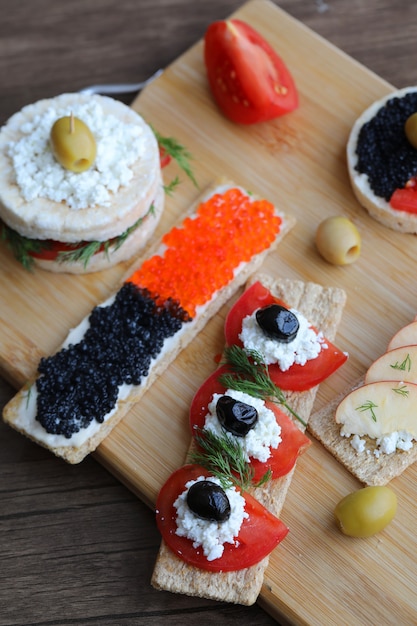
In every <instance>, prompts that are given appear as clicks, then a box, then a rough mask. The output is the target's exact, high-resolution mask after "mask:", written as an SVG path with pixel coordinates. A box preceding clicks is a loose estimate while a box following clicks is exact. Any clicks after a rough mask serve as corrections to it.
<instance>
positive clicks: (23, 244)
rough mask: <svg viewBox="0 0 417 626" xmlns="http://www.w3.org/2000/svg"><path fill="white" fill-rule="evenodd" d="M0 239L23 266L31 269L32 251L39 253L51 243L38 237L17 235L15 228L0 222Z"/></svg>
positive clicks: (48, 247)
mask: <svg viewBox="0 0 417 626" xmlns="http://www.w3.org/2000/svg"><path fill="white" fill-rule="evenodd" d="M0 229H1V240H2V241H5V242H6V244H7V246H8V248H9V249H10V250H11V252H12V253H13V256H14V257H15V259H16V260H17V261H19V263H21V264H22V265H23V267H24V268H25V269H26V270H28V271H32V269H33V265H34V260H33V256H32V253H37V254H38V253H40V252H42V251H43V250H50V248H51V244H50V242H48V241H42V240H40V239H30V238H29V237H24V236H23V235H19V233H17V232H16V231H15V230H13V229H12V228H10V227H9V226H7V225H6V224H4V223H2V222H0Z"/></svg>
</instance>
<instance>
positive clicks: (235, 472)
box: [190, 428, 272, 491]
mask: <svg viewBox="0 0 417 626" xmlns="http://www.w3.org/2000/svg"><path fill="white" fill-rule="evenodd" d="M195 441H196V443H197V444H198V446H199V448H200V449H197V450H194V451H192V452H191V453H190V461H191V462H192V463H197V464H198V465H201V466H202V467H204V468H205V469H206V470H207V471H209V472H210V474H212V476H215V477H216V478H218V479H219V480H220V482H221V485H222V487H223V489H227V488H229V487H231V486H237V487H239V488H240V489H241V490H242V491H247V490H248V489H249V488H250V487H260V486H261V485H263V484H265V483H266V482H267V481H268V480H270V479H271V477H272V473H271V470H268V471H267V472H265V474H264V475H263V476H262V478H261V479H260V480H259V481H258V482H256V483H254V481H253V477H254V470H253V468H252V466H251V465H250V463H248V461H247V460H246V459H245V455H244V452H243V448H242V446H241V445H240V443H239V442H238V441H236V439H232V438H231V437H229V436H228V435H227V434H226V433H224V434H223V435H221V436H219V435H216V434H215V433H213V432H212V431H211V430H208V429H201V428H198V429H196V434H195Z"/></svg>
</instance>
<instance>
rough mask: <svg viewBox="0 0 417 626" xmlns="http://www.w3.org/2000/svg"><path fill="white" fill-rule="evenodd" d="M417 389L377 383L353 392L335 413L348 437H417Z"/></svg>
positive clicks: (390, 382)
mask: <svg viewBox="0 0 417 626" xmlns="http://www.w3.org/2000/svg"><path fill="white" fill-rule="evenodd" d="M416 414H417V385H416V384H414V383H403V382H398V381H378V382H374V383H368V384H366V385H362V386H361V387H357V388H356V389H354V390H353V391H351V392H350V393H349V394H348V395H347V396H346V397H345V398H344V399H343V400H342V401H341V402H340V404H339V406H338V407H337V409H336V415H335V420H336V422H337V423H338V424H341V425H342V428H341V431H340V434H341V435H345V436H350V435H359V436H360V437H363V436H365V435H368V437H371V438H372V439H378V438H379V437H383V436H384V435H390V434H391V433H394V432H398V431H405V432H407V433H410V434H411V435H412V436H413V437H416V436H417V418H416Z"/></svg>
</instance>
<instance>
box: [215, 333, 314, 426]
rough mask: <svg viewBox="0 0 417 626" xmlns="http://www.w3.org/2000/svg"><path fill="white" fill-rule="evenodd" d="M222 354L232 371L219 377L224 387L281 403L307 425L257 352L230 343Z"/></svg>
mask: <svg viewBox="0 0 417 626" xmlns="http://www.w3.org/2000/svg"><path fill="white" fill-rule="evenodd" d="M224 355H225V359H226V364H227V365H229V366H230V367H231V369H232V372H229V373H227V374H222V376H220V377H219V380H220V382H221V384H222V385H223V386H224V387H227V388H228V389H234V390H235V391H241V392H243V393H247V394H249V395H250V396H254V397H255V398H260V399H261V400H270V401H271V402H275V403H277V404H281V405H282V406H285V408H286V409H287V410H288V411H289V412H290V413H291V415H293V416H294V417H295V418H296V419H297V420H298V421H299V422H301V424H302V425H303V426H304V427H306V426H307V424H306V422H305V421H304V420H303V419H302V418H301V417H300V416H299V415H298V414H297V413H296V412H295V411H294V410H293V409H292V408H291V407H290V406H289V405H288V403H287V399H286V397H285V394H284V392H283V391H282V390H281V389H280V388H279V387H278V386H277V385H276V384H275V383H274V382H273V381H272V380H271V378H270V376H269V373H268V368H267V366H266V365H265V363H264V362H263V359H262V355H261V354H259V352H257V351H256V350H244V349H243V348H240V347H239V346H237V345H232V346H228V347H227V348H226V349H225V352H224Z"/></svg>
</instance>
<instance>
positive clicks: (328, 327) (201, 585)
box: [152, 274, 346, 605]
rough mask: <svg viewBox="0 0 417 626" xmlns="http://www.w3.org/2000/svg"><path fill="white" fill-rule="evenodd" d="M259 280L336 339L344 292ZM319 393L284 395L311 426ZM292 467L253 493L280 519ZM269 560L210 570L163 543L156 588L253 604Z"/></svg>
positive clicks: (265, 277) (257, 278)
mask: <svg viewBox="0 0 417 626" xmlns="http://www.w3.org/2000/svg"><path fill="white" fill-rule="evenodd" d="M257 282H260V283H261V284H262V285H263V286H265V287H266V288H267V289H268V290H269V291H270V292H271V293H272V294H273V296H275V297H276V298H278V299H280V300H282V301H284V302H286V303H287V304H288V306H290V307H293V308H295V309H297V310H298V311H299V312H300V313H302V314H303V315H305V316H306V317H307V319H308V320H309V321H310V322H311V324H313V325H314V326H315V327H316V328H317V329H318V330H319V331H321V332H322V333H323V334H324V335H325V336H326V338H329V339H330V340H332V339H333V338H334V337H335V334H336V330H337V327H338V325H339V323H340V320H341V315H342V311H343V308H344V304H345V300H346V294H345V292H344V291H343V290H342V289H339V288H331V287H329V288H324V287H322V286H320V285H317V284H314V283H311V282H309V283H304V282H302V281H297V280H290V279H274V278H272V277H270V276H268V275H263V274H262V275H255V276H253V277H252V278H251V279H250V281H249V282H248V284H247V286H248V287H250V286H252V285H254V284H255V283H257ZM316 392H317V386H315V387H313V388H311V389H309V390H306V391H302V392H289V391H288V392H285V396H286V399H287V402H288V404H289V405H290V406H291V408H292V409H293V410H294V411H296V413H297V414H298V416H299V417H301V418H302V419H303V420H304V421H305V422H308V419H309V416H310V413H311V410H312V407H313V403H314V399H315V396H316ZM283 410H284V411H285V408H284V409H283ZM193 450H195V444H194V443H192V444H191V447H190V453H191V452H192V451H193ZM294 469H295V465H294V466H293V468H292V469H291V470H290V471H289V472H288V473H287V474H286V475H285V476H282V477H281V478H279V479H277V480H270V481H269V482H267V483H266V484H264V485H263V486H261V487H257V488H255V489H252V490H251V494H252V495H253V496H254V497H255V498H256V499H257V500H259V502H261V503H262V504H263V505H264V506H265V507H266V508H267V509H268V510H269V511H271V512H272V513H273V514H274V515H275V516H277V517H278V516H279V515H280V514H281V511H282V507H283V505H284V501H285V497H286V494H287V492H288V489H289V486H290V483H291V479H292V476H293V473H294ZM278 549H279V548H278ZM268 562H269V557H268V556H267V557H265V558H264V559H262V561H260V562H259V563H257V564H256V565H253V566H251V567H249V568H245V569H241V570H237V571H231V572H212V571H206V570H204V569H201V568H197V567H195V566H193V565H188V564H187V563H185V562H184V561H183V560H182V559H181V558H180V557H178V556H177V555H176V554H174V552H173V551H172V550H171V549H170V548H169V547H168V546H167V545H166V543H165V541H164V540H163V541H162V543H161V547H160V551H159V554H158V558H157V561H156V564H155V568H154V572H153V576H152V585H153V586H154V587H155V588H157V589H160V590H166V591H171V592H174V593H183V594H187V595H195V596H200V597H205V598H210V599H213V600H218V601H225V602H232V603H237V604H244V605H250V604H253V603H254V602H255V601H256V599H257V597H258V595H259V593H260V590H261V587H262V583H263V578H264V573H265V570H266V568H267V566H268Z"/></svg>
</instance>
